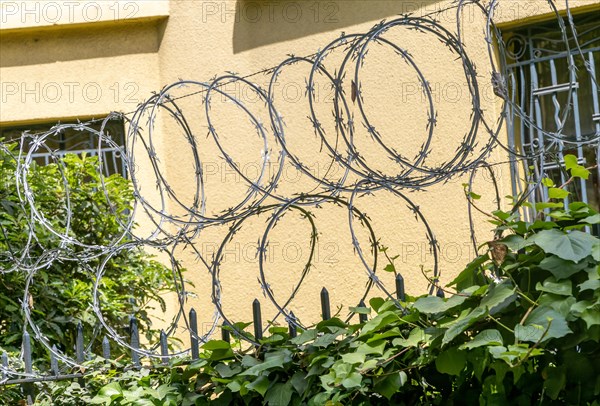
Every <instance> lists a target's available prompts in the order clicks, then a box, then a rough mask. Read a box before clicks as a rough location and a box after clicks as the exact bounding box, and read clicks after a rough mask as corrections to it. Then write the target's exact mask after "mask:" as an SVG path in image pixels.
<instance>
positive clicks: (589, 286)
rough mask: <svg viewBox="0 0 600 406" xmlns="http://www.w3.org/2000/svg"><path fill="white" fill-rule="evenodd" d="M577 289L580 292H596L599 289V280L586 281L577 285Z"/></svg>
mask: <svg viewBox="0 0 600 406" xmlns="http://www.w3.org/2000/svg"><path fill="white" fill-rule="evenodd" d="M577 287H578V288H579V291H580V292H583V291H586V290H593V291H596V290H598V289H600V280H598V279H590V280H587V281H585V282H583V283H581V284H579V285H577Z"/></svg>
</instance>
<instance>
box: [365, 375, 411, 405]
mask: <svg viewBox="0 0 600 406" xmlns="http://www.w3.org/2000/svg"><path fill="white" fill-rule="evenodd" d="M407 381H408V376H407V375H406V372H404V371H400V372H398V373H395V374H391V375H388V376H386V377H385V378H384V379H382V380H380V381H379V382H377V383H375V385H374V386H373V390H374V391H375V392H377V393H379V394H381V395H383V396H385V397H386V398H387V399H388V400H390V399H391V398H392V396H394V395H395V394H396V393H397V392H398V390H399V389H400V388H401V387H402V386H404V384H406V382H407Z"/></svg>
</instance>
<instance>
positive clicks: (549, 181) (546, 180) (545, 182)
mask: <svg viewBox="0 0 600 406" xmlns="http://www.w3.org/2000/svg"><path fill="white" fill-rule="evenodd" d="M542 185H544V186H546V187H554V181H553V180H552V179H550V178H543V179H542Z"/></svg>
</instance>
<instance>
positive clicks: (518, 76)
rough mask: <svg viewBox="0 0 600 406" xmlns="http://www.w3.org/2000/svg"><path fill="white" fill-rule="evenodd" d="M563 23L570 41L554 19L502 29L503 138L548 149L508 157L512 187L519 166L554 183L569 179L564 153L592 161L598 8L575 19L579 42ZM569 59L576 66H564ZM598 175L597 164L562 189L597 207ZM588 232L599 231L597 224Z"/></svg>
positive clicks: (529, 148) (595, 151)
mask: <svg viewBox="0 0 600 406" xmlns="http://www.w3.org/2000/svg"><path fill="white" fill-rule="evenodd" d="M564 22H565V26H566V37H567V38H568V46H567V42H565V40H564V34H563V32H562V30H561V28H560V26H559V23H558V21H556V20H555V19H554V20H552V21H550V22H548V23H543V24H536V25H532V26H528V27H523V28H518V29H515V30H513V31H510V32H504V33H503V40H504V43H505V45H506V58H507V59H506V67H507V84H508V88H509V93H508V97H509V99H510V100H511V103H510V106H509V111H508V113H509V114H508V130H509V142H510V144H511V147H513V148H515V149H516V150H517V151H520V152H521V153H525V154H527V155H532V154H533V152H534V151H536V150H537V151H539V150H540V148H541V147H544V149H545V150H546V151H547V152H546V153H545V154H543V156H542V159H541V160H539V161H537V160H536V162H520V163H518V164H517V163H515V164H513V167H512V172H513V173H512V176H513V193H514V194H519V193H521V192H522V191H523V189H524V188H525V187H526V185H524V184H522V182H520V181H519V179H523V173H524V172H527V170H528V168H529V167H531V166H533V167H534V171H535V172H536V174H537V175H540V174H541V173H546V174H547V175H548V176H550V177H551V178H552V179H553V180H554V182H555V184H557V185H564V184H565V183H567V181H568V180H569V179H568V178H569V175H568V173H567V172H566V171H565V169H564V156H565V155H567V154H572V155H575V156H577V158H578V161H579V164H580V165H584V166H586V167H592V166H594V165H597V163H598V156H599V155H600V150H599V148H600V146H599V144H598V141H597V137H598V136H600V101H599V90H600V89H599V88H598V85H599V84H600V14H598V13H596V14H594V15H591V14H586V15H582V16H576V17H575V18H574V23H575V26H576V32H577V41H575V39H574V38H575V37H574V34H573V32H572V29H571V27H570V25H569V22H568V20H567V19H566V18H565V20H564ZM577 42H578V44H579V49H578V47H577ZM569 64H572V65H574V66H575V67H576V69H575V70H573V69H569ZM519 109H520V110H521V111H519ZM523 117H524V118H523ZM542 130H543V131H542ZM544 133H546V134H544ZM594 139H596V140H595V141H594ZM562 141H565V142H562ZM568 141H578V142H583V144H584V145H581V144H573V143H569V142H568ZM599 174H600V169H599V168H595V169H593V170H591V175H590V177H589V179H588V180H587V181H586V180H583V179H581V180H577V181H575V182H571V183H569V184H568V186H567V187H566V188H567V189H568V191H569V192H571V199H572V200H580V201H585V202H587V203H589V204H590V205H591V206H593V207H594V208H596V209H599V208H600V185H599V183H598V180H599V177H600V176H599ZM543 193H544V191H543V190H538V191H536V193H534V194H532V197H531V199H532V201H533V202H535V201H540V200H545V199H546V198H547V196H544V195H543ZM568 200H569V199H566V203H568ZM594 231H595V234H598V230H594Z"/></svg>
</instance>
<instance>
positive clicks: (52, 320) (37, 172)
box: [0, 144, 175, 368]
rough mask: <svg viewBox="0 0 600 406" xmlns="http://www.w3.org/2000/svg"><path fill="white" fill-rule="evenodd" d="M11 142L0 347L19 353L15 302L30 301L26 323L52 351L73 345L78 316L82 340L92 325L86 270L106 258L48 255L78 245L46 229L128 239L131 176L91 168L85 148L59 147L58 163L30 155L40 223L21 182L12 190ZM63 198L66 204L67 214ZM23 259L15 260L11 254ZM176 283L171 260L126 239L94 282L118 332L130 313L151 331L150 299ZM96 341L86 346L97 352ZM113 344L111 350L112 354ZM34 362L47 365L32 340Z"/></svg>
mask: <svg viewBox="0 0 600 406" xmlns="http://www.w3.org/2000/svg"><path fill="white" fill-rule="evenodd" d="M14 148H15V145H14V144H12V145H11V144H4V145H3V148H1V149H0V179H1V182H0V204H1V206H2V208H3V210H2V211H0V269H2V270H3V271H4V272H3V273H0V352H1V351H8V352H19V351H20V349H21V340H22V334H23V331H24V328H25V325H26V322H25V320H24V318H23V314H22V312H21V311H20V309H21V306H22V302H23V301H25V305H26V306H28V307H29V309H30V312H31V318H32V320H33V322H34V323H35V324H36V325H37V326H38V327H39V328H40V330H41V332H42V333H43V334H44V336H45V337H46V338H47V340H48V341H49V342H50V343H52V344H55V345H57V347H58V348H59V350H62V351H66V352H67V353H69V354H73V349H74V347H75V338H76V332H77V325H78V324H79V323H82V325H83V330H84V333H85V339H86V343H88V342H89V341H90V340H91V339H92V337H93V334H94V328H95V327H97V323H98V321H97V320H98V319H97V317H96V315H95V314H94V310H93V309H92V299H93V298H92V291H93V289H92V287H93V283H94V280H95V273H94V271H93V270H95V269H98V268H99V265H100V264H101V263H102V261H104V260H105V259H106V258H105V256H100V257H98V256H96V257H94V256H90V259H89V261H87V263H86V262H83V261H73V260H68V259H61V258H60V257H58V258H54V259H53V260H51V261H49V260H48V259H49V258H51V257H52V256H53V255H56V254H59V253H60V252H61V251H60V250H59V248H60V249H66V250H67V251H66V253H67V254H68V253H69V250H73V251H78V252H82V251H84V250H85V249H86V248H85V247H84V246H80V245H77V244H70V245H69V246H68V247H67V248H62V247H63V246H62V245H61V244H62V240H61V239H60V238H59V237H58V236H57V235H55V233H53V232H52V231H51V230H50V228H51V229H52V230H54V231H55V232H56V233H60V234H65V235H66V236H68V237H70V238H73V239H74V240H77V241H79V242H81V243H82V244H85V245H88V246H91V247H94V246H102V245H104V246H106V245H111V244H113V243H116V242H118V243H120V244H127V243H128V242H130V241H131V237H130V236H129V235H124V236H123V235H122V234H123V226H122V224H123V223H126V222H127V220H128V216H129V212H130V210H131V203H132V202H133V200H134V199H133V192H132V188H131V185H130V182H129V181H128V180H127V179H125V178H123V177H122V176H120V175H118V174H114V175H111V176H110V177H106V178H104V184H103V182H102V179H101V178H100V175H99V171H98V159H97V158H96V157H91V156H86V155H82V156H77V155H73V154H69V155H66V156H65V157H64V158H63V159H62V160H61V161H60V162H58V163H53V164H50V165H46V166H38V165H36V164H35V163H34V164H33V165H32V166H31V167H30V168H29V172H28V173H27V182H28V184H29V188H30V191H31V194H32V196H33V197H34V199H35V200H34V202H35V204H34V207H35V210H37V211H38V213H39V214H40V215H41V216H43V217H44V219H45V220H46V222H47V225H48V227H45V226H44V225H41V224H39V222H32V221H31V216H32V213H31V211H32V209H31V207H30V206H29V205H27V204H25V205H22V204H21V200H20V197H23V196H25V195H26V191H24V190H23V188H21V189H20V190H18V189H17V182H16V179H15V176H16V169H17V164H18V159H19V158H18V157H17V156H16V155H15V150H14ZM67 207H69V209H70V211H71V212H72V213H74V215H73V216H69V215H68V212H67ZM17 262H18V263H20V264H21V265H22V266H23V267H21V268H19V269H13V268H14V265H15V264H16V263H17ZM45 262H48V263H49V265H48V266H42V267H39V269H37V270H36V271H34V272H35V273H34V275H33V277H32V283H31V284H30V287H29V295H28V297H27V298H24V297H23V295H24V291H25V284H26V280H27V273H28V272H27V271H26V270H25V269H27V267H28V266H36V265H37V264H40V263H41V264H44V263H45ZM174 290H175V286H174V282H173V276H172V274H171V271H170V269H169V268H167V267H165V266H163V265H161V264H160V263H159V262H157V261H155V260H154V259H153V258H152V256H151V255H149V254H147V253H146V252H144V251H143V250H142V249H141V248H138V247H135V246H133V245H132V246H131V247H127V246H126V248H125V249H121V250H119V251H118V252H116V253H115V254H114V255H112V256H111V257H110V258H109V259H108V261H107V263H106V266H105V268H104V277H103V278H102V279H101V281H100V284H99V291H100V295H101V296H100V303H101V304H102V309H101V310H102V314H103V316H104V319H105V320H106V322H107V323H108V324H109V325H111V326H112V327H113V328H114V329H115V330H116V331H117V332H118V333H119V334H126V333H127V329H128V326H129V318H130V317H131V316H135V317H136V318H137V319H138V323H139V329H140V332H142V333H144V334H146V336H147V337H148V338H153V337H154V336H156V334H157V331H156V330H154V329H153V328H152V318H151V317H150V313H149V312H151V311H152V307H153V306H156V305H158V306H160V307H162V308H163V310H164V307H165V302H164V299H163V298H162V295H163V294H164V293H165V292H172V291H174ZM99 341H100V340H99V339H96V340H95V344H94V347H93V350H95V351H96V352H98V353H101V350H100V342H99ZM118 351H119V349H118V348H117V347H115V348H113V353H115V354H116V355H118V354H119V352H118ZM33 355H34V358H35V359H37V361H38V362H37V364H38V367H40V368H45V367H47V362H45V361H44V360H45V359H47V351H46V349H45V347H43V346H41V345H35V346H34V347H33Z"/></svg>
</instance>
